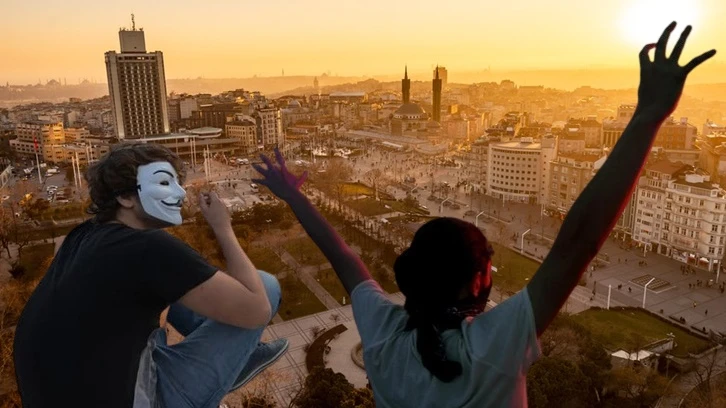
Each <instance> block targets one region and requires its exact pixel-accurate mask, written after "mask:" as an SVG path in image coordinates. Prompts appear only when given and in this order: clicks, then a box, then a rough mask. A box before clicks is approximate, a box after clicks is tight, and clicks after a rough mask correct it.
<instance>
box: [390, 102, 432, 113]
mask: <svg viewBox="0 0 726 408" xmlns="http://www.w3.org/2000/svg"><path fill="white" fill-rule="evenodd" d="M395 113H398V114H401V115H423V114H425V113H426V112H424V110H423V108H422V107H420V106H419V105H418V104H416V103H404V104H403V105H401V106H400V107H399V108H398V109H396V112H395Z"/></svg>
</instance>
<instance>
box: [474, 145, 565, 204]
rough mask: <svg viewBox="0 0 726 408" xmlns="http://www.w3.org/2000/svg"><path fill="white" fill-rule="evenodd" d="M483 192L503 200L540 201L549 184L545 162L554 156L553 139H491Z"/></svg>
mask: <svg viewBox="0 0 726 408" xmlns="http://www.w3.org/2000/svg"><path fill="white" fill-rule="evenodd" d="M488 153H489V157H488V163H487V164H488V166H489V167H488V169H487V183H486V184H487V194H488V195H490V196H494V197H499V198H501V199H503V200H505V201H516V202H525V203H527V202H528V203H544V202H546V200H547V196H548V188H549V184H550V181H549V172H548V169H549V165H550V162H551V161H553V160H554V159H555V157H556V156H557V139H555V138H553V137H546V138H543V139H541V140H538V141H536V142H535V141H534V140H533V139H532V138H526V137H525V138H521V139H519V140H517V141H511V142H500V143H491V144H490V145H489V152H488Z"/></svg>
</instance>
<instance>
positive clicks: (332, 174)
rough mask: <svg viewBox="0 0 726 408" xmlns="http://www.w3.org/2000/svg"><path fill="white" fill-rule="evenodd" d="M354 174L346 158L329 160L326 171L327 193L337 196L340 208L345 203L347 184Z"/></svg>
mask: <svg viewBox="0 0 726 408" xmlns="http://www.w3.org/2000/svg"><path fill="white" fill-rule="evenodd" d="M352 176H353V168H352V167H351V166H350V164H348V162H347V161H345V160H344V159H338V158H336V159H332V160H330V161H328V169H327V170H326V172H325V185H326V188H325V190H326V193H328V194H331V195H332V196H333V197H335V200H336V201H337V202H338V208H340V207H341V206H342V205H343V198H344V196H345V185H346V184H347V183H348V182H350V179H351V177H352Z"/></svg>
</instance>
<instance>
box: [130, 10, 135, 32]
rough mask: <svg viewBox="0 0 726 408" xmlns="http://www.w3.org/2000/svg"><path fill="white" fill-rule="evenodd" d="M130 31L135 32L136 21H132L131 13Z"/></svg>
mask: <svg viewBox="0 0 726 408" xmlns="http://www.w3.org/2000/svg"><path fill="white" fill-rule="evenodd" d="M131 31H136V21H135V20H134V13H131Z"/></svg>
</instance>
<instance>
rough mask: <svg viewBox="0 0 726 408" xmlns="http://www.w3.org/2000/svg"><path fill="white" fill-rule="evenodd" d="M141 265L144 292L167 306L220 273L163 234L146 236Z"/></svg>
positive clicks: (163, 232) (199, 256)
mask: <svg viewBox="0 0 726 408" xmlns="http://www.w3.org/2000/svg"><path fill="white" fill-rule="evenodd" d="M143 262H145V263H146V265H148V269H147V270H145V271H144V273H145V274H146V276H145V281H146V283H147V289H148V290H150V291H151V293H152V296H155V297H158V298H161V299H162V300H163V301H164V302H166V303H167V304H171V303H174V302H176V301H177V300H179V298H180V297H182V296H184V295H185V294H186V293H187V292H189V291H190V290H192V289H193V288H195V287H196V286H197V285H199V284H201V283H202V282H204V281H206V280H207V279H209V278H211V277H212V275H214V273H215V272H216V271H217V270H218V269H219V268H217V267H215V266H213V265H210V264H209V263H208V262H207V261H206V260H205V259H204V257H202V255H201V254H199V252H197V251H195V250H194V249H193V248H192V247H190V246H189V245H187V244H186V243H185V242H184V241H182V240H180V239H179V238H176V237H174V236H172V235H171V234H169V233H167V232H166V231H162V230H157V231H153V232H152V233H150V234H149V236H148V239H147V242H146V247H145V253H144V259H143Z"/></svg>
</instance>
